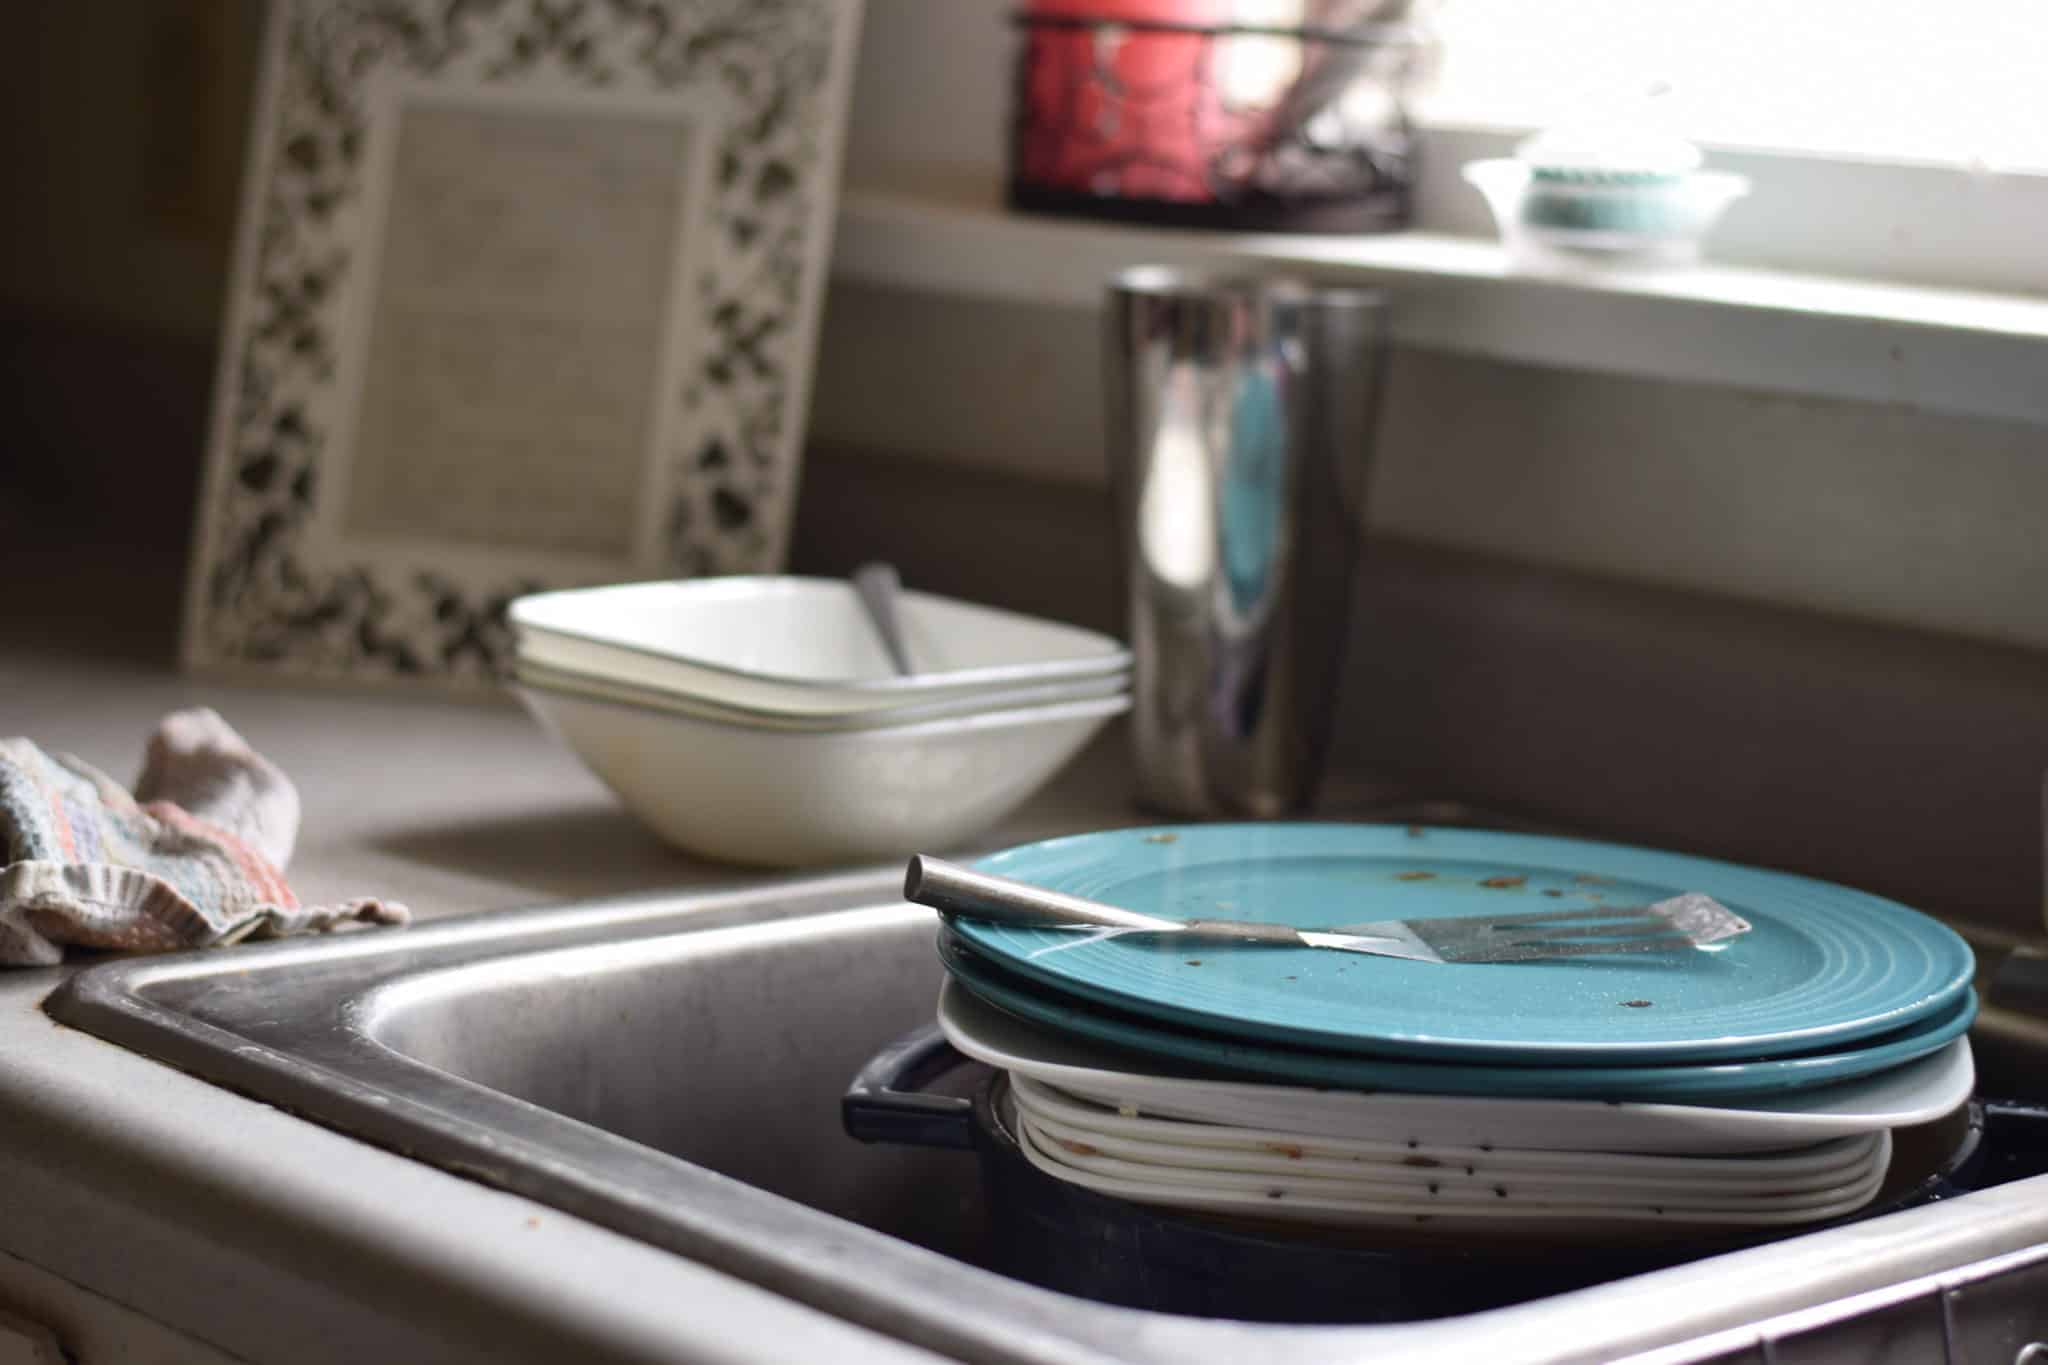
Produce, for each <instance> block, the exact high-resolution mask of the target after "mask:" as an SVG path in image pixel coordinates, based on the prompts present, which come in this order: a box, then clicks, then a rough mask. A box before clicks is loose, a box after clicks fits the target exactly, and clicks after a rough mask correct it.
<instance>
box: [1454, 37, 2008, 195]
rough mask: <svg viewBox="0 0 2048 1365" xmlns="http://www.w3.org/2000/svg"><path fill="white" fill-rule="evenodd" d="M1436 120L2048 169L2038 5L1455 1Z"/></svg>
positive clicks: (1997, 168) (2004, 168)
mask: <svg viewBox="0 0 2048 1365" xmlns="http://www.w3.org/2000/svg"><path fill="white" fill-rule="evenodd" d="M1433 15H1434V25H1435V28H1436V30H1437V32H1438V33H1439V34H1440V35H1441V36H1442V38H1443V55H1442V60H1441V65H1440V69H1439V73H1438V77H1437V79H1436V81H1435V83H1434V86H1433V88H1432V89H1431V90H1430V91H1429V92H1428V93H1427V94H1426V95H1425V96H1424V97H1423V100H1422V101H1421V112H1422V115H1423V117H1424V119H1425V121H1429V122H1437V123H1447V124H1460V125H1478V126H1494V127H1507V128H1521V127H1541V126H1545V125H1549V124H1553V123H1560V122H1577V121H1580V120H1583V119H1585V118H1587V117H1589V116H1592V115H1596V114H1598V113H1600V112H1602V111H1607V110H1621V111H1623V113H1624V116H1625V117H1628V118H1630V119H1631V120H1641V119H1653V120H1655V121H1656V122H1657V123H1658V124H1661V125H1662V127H1663V128H1664V129H1665V130H1668V131H1671V132H1675V133H1678V134H1680V135H1682V136H1685V137H1688V138H1692V139H1694V140H1696V141H1700V142H1707V143H1719V144H1723V145H1730V146H1740V147H1751V148H1762V149H1770V150H1784V151H1797V152H1809V153H1818V154H1821V155H1825V156H1838V157H1851V158H1876V159H1882V160H1888V161H1909V162H1921V163H1933V164H1939V165H1951V166H1966V167H1971V168H1978V169H1983V170H1989V171H2027V172H2043V171H2048V77H2044V74H2043V73H2044V64H2043V55H2044V54H2048V5H2044V4H2042V3H2041V0H1944V2H1943V3H1935V0H1441V3H1440V4H1439V5H1437V6H1436V7H1435V8H1434V10H1433Z"/></svg>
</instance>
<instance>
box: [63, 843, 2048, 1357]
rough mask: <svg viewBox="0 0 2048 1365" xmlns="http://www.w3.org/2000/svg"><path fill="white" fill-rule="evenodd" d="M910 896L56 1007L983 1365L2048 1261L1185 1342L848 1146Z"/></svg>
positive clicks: (296, 947) (1854, 1289) (1828, 1287)
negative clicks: (846, 1112)
mask: <svg viewBox="0 0 2048 1365" xmlns="http://www.w3.org/2000/svg"><path fill="white" fill-rule="evenodd" d="M895 885H896V879H895V876H894V874H885V873H879V872H877V873H873V874H851V875H843V876H836V877H814V878H807V879H802V880H789V881H779V882H773V883H768V884H765V885H757V886H752V887H748V888H743V889H735V890H730V891H723V892H714V893H700V894H691V895H686V896H666V897H645V898H637V899H630V900H617V901H607V902H602V903H596V904H590V905H583V906H575V907H568V908H563V909H546V910H534V911H524V912H516V913H500V914H493V915H485V916H474V917H470V918H468V919H463V920H450V921H443V922H440V923H437V924H431V925H427V926H423V927H420V928H416V929H411V930H406V931H403V932H381V931H380V932H373V933H361V934H350V935H343V936H339V937H336V938H332V939H325V940H319V941H294V942H289V943H278V944H266V945H258V946H253V947H248V948H243V949H236V950H233V951H230V952H224V953H212V954H193V955H187V956H183V957H177V958H162V959H147V960H136V961H127V962H116V963H110V964H107V965H105V966H102V967H98V968H94V969H92V970H89V971H86V972H82V973H80V974H78V975H76V976H74V977H73V978H71V980H70V981H69V982H68V983H67V984H66V985H65V986H64V987H63V988H62V989H61V990H59V991H58V993H57V994H56V995H54V996H53V997H52V999H51V1001H50V1004H49V1009H50V1012H51V1013H52V1014H53V1015H54V1016H55V1017H56V1018H57V1019H59V1020H60V1021H61V1022H64V1023H67V1024H70V1025H73V1026H75V1027H78V1028H82V1029H86V1030H88V1031H90V1032H93V1033H96V1034H98V1035H100V1036H102V1037H105V1038H108V1039H110V1040H112V1041H114V1042H117V1043H120V1044H123V1045H125V1046H128V1047H130V1048H133V1049H135V1050H137V1051H140V1052H143V1053H146V1054H148V1055H150V1056H153V1057H156V1058H158V1059H159V1060H162V1061H164V1062H167V1063H169V1064H171V1065H174V1066H177V1067H180V1068H182V1069H184V1070H186V1071H189V1072H192V1073H195V1074H197V1075H199V1076H202V1077H204V1078H206V1079H208V1080H211V1081H213V1082H215V1083H217V1084H220V1085H223V1086H227V1087H229V1088H232V1089H234V1090H238V1091H241V1092H243V1093H246V1094H249V1095H252V1096H255V1097H256V1098H258V1099H261V1100H264V1101H266V1102H268V1103H271V1104H274V1105H277V1106H280V1107H282V1108H285V1109H289V1110H291V1111H293V1112H296V1113H299V1114H301V1115H304V1116H305V1117H307V1118H309V1119H312V1120H314V1121H316V1122H319V1123H324V1124H327V1125H329V1126H331V1127H334V1128H337V1129H340V1130H343V1131H345V1132H348V1133H351V1134H354V1135H356V1136H358V1137H361V1138H363V1139H365V1140H367V1141H370V1142H373V1143H378V1144H381V1145H384V1146H387V1147H390V1148H393V1149H395V1150H398V1151H401V1152H404V1153H406V1154H408V1155H410V1156H413V1157H415V1158H417V1159H419V1160H422V1161H426V1162H430V1163H433V1164H435V1165H438V1166H440V1167H443V1168H445V1169H447V1170H450V1171H453V1172H456V1173H458V1174H461V1175H464V1176H467V1177H470V1178H473V1179H476V1180H479V1181H483V1182H486V1183H488V1184H491V1185H494V1186H498V1187H501V1188H504V1189H508V1190H512V1191H515V1192H517V1193H520V1194H523V1195H526V1196H528V1197H530V1198H533V1199H536V1200H539V1201H541V1202H544V1203H546V1204H549V1205H551V1206H553V1207H556V1208H558V1209H561V1210H563V1211H565V1212H567V1213H570V1214H574V1215H576V1216H579V1217H582V1218H584V1219H587V1220H589V1221H591V1222H593V1223H597V1224H600V1225H603V1226H605V1227H609V1228H611V1229H614V1230H616V1231H618V1232H621V1233H623V1234H626V1235H628V1236H631V1237H634V1238H638V1239H640V1240H642V1241H645V1242H648V1243H651V1244H654V1245H657V1246H660V1247H663V1248H666V1249H668V1250H671V1251H673V1252H675V1253H677V1254H679V1255H683V1256H687V1257H690V1258H693V1259H696V1260H699V1261H702V1262H704V1263H706V1264H709V1265H713V1266H715V1267H717V1268H718V1269H721V1270H723V1271H725V1272H727V1273H729V1274H732V1275H735V1276H738V1277H741V1278H744V1279H747V1280H751V1281H753V1282H755V1283H757V1284H760V1285H763V1286H766V1287H768V1288H770V1289H772V1290H774V1291H776V1292H779V1293H782V1294H784V1295H787V1296H789V1297H791V1298H794V1299H798V1300H801V1301H803V1302H805V1303H807V1304H810V1305H812V1306H814V1307H817V1308H820V1309H823V1310H825V1311H827V1312H831V1313H835V1314H838V1315H840V1316H842V1317H845V1318H847V1319H849V1320H852V1321H855V1322H859V1323H862V1324H865V1325H867V1326H869V1327H872V1328H875V1329H877V1330H879V1331H881V1332H883V1333H886V1334H889V1335H892V1336H894V1337H896V1338H898V1339H900V1340H902V1341H904V1342H906V1343H911V1344H915V1345H918V1346H922V1347H924V1348H926V1349H932V1350H937V1351H940V1352H942V1353H945V1354H949V1355H953V1356H956V1357H963V1358H968V1359H975V1360H996V1361H1014V1362H1046V1363H1048V1365H1051V1363H1053V1362H1057V1363H1058V1365H1070V1363H1072V1362H1081V1361H1095V1360H1110V1359H1114V1360H1139V1361H1159V1362H1168V1361H1171V1362H1200V1361H1219V1362H1221V1361H1238V1360H1244V1359H1261V1360H1274V1361H1302V1362H1307V1361H1333V1360H1340V1359H1346V1360H1348V1359H1358V1358H1361V1357H1366V1356H1369V1357H1371V1358H1373V1359H1375V1360H1400V1359H1416V1360H1423V1359H1429V1360H1443V1359H1476V1358H1486V1359H1492V1360H1501V1361H1521V1360H1529V1361H1535V1360H1558V1359H1615V1358H1618V1357H1620V1356H1622V1355H1624V1354H1626V1353H1628V1352H1631V1351H1641V1350H1646V1349H1649V1348H1651V1347H1660V1346H1662V1347H1668V1348H1670V1349H1671V1350H1674V1351H1677V1352H1678V1353H1677V1354H1669V1355H1663V1356H1660V1358H1662V1359H1669V1360H1674V1361H1675V1360H1679V1359H1690V1358H1694V1357H1692V1356H1689V1355H1686V1354H1685V1351H1686V1350H1687V1349H1688V1348H1686V1347H1684V1346H1681V1345H1674V1344H1675V1343H1686V1342H1696V1343H1697V1344H1698V1345H1699V1349H1700V1350H1701V1351H1702V1352H1706V1351H1712V1350H1718V1349H1721V1347H1720V1346H1717V1345H1715V1344H1714V1342H1713V1340H1711V1339H1710V1338H1711V1334H1713V1333H1715V1332H1722V1333H1723V1334H1724V1336H1725V1334H1726V1332H1727V1331H1728V1330H1729V1329H1739V1331H1741V1332H1750V1333H1754V1332H1755V1331H1762V1330H1767V1329H1768V1327H1769V1323H1770V1322H1771V1321H1775V1320H1778V1318H1779V1317H1780V1315H1783V1314H1787V1313H1792V1312H1794V1311H1796V1310H1804V1311H1805V1313H1806V1316H1807V1317H1808V1318H1812V1317H1813V1315H1814V1314H1815V1313H1817V1312H1818V1313H1821V1314H1822V1315H1823V1316H1824V1315H1825V1313H1826V1312H1827V1311H1829V1310H1828V1309H1826V1308H1824V1307H1817V1306H1825V1305H1832V1304H1837V1303H1844V1302H1849V1301H1850V1299H1849V1296H1854V1295H1863V1296H1865V1297H1864V1299H1862V1300H1857V1301H1856V1302H1858V1303H1866V1302H1871V1301H1874V1300H1872V1299H1871V1298H1870V1296H1872V1295H1876V1296H1878V1297H1883V1296H1885V1295H1898V1294H1907V1293H1934V1292H1939V1291H1940V1290H1941V1289H1942V1288H1943V1287H1944V1286H1948V1285H1951V1284H1953V1283H1960V1282H1962V1281H1963V1280H1965V1279H1968V1278H1969V1277H1971V1276H1973V1275H1976V1274H1978V1273H1979V1271H1978V1270H1977V1269H1974V1268H1973V1267H1981V1266H1983V1265H1985V1264H1990V1263H1991V1261H1990V1260H1989V1259H1988V1258H1996V1257H2000V1256H2004V1257H2007V1258H2008V1259H2010V1258H2011V1257H2013V1256H2015V1255H2018V1256H2022V1257H2031V1256H2034V1255H2035V1254H2036V1253H2035V1252H2033V1251H2030V1250H2028V1249H2029V1248H2035V1247H2039V1246H2041V1245H2042V1244H2044V1243H2048V1177H2038V1178H2035V1179H2031V1180H2022V1181H2018V1182H2015V1183H2013V1184H2011V1185H2007V1186H2003V1187H2000V1188H1997V1189H1992V1190H1988V1191H1984V1192H1981V1193H1978V1194H1972V1195H1969V1196H1965V1197H1963V1198H1959V1199H1954V1200H1950V1201H1947V1202H1945V1203H1942V1204H1938V1205H1934V1206H1931V1207H1927V1208H1923V1209H1917V1210H1913V1211H1910V1212H1907V1213H1902V1214H1895V1215H1892V1216H1890V1217H1887V1218H1883V1219H1877V1220H1872V1221H1870V1222H1866V1223H1864V1224H1861V1225H1858V1226H1855V1227H1850V1228H1842V1229H1836V1230H1832V1231H1828V1232H1821V1233H1816V1234H1811V1235H1808V1236H1806V1237H1800V1238H1795V1239H1790V1240H1788V1241H1785V1242H1781V1243H1777V1244H1774V1245H1771V1246H1767V1247H1762V1248H1757V1249H1753V1250H1750V1251H1745V1252H1741V1253H1738V1254H1733V1255H1728V1256H1723V1257H1718V1258H1714V1259H1712V1260H1708V1261H1701V1262H1698V1263H1695V1264H1693V1265H1689V1266H1682V1267H1679V1268H1677V1269H1673V1270H1666V1271H1661V1272H1658V1273H1656V1274H1652V1275H1646V1276H1639V1277H1636V1278H1634V1279H1631V1280H1627V1281H1622V1282H1617V1283H1613V1284H1608V1285H1602V1286H1598V1287H1595V1288H1593V1289H1588V1290H1582V1291H1579V1292H1577V1293H1573V1294H1568V1295H1561V1296H1558V1297H1555V1298H1551V1299H1542V1300H1536V1301H1532V1302H1529V1303H1525V1304H1521V1305H1518V1306H1515V1307H1511V1308H1505V1309H1498V1310H1494V1311H1491V1312H1487V1313H1479V1314H1473V1315H1470V1316H1467V1317H1462V1318H1446V1319H1439V1320H1436V1321H1431V1322H1418V1323H1406V1324H1400V1325H1395V1326H1356V1327H1309V1326H1293V1325H1259V1324H1249V1323H1240V1322H1229V1321H1220V1320H1209V1319H1197V1318H1190V1317H1178V1316H1172V1315H1166V1314H1156V1313H1144V1312H1138V1311H1135V1310H1130V1309H1123V1308H1116V1307H1111V1306H1107V1305H1104V1304H1098V1303H1093V1302H1089V1301H1085V1300H1082V1299H1078V1298H1073V1297H1070V1296H1066V1295H1063V1294H1058V1293H1054V1292H1052V1291H1050V1290H1045V1289H1040V1288H1036V1287H1034V1286H1031V1285H1027V1284H1024V1283H1021V1282H1019V1281H1016V1280H1011V1279H1008V1278H1005V1277H1003V1276H1001V1275H999V1274H997V1273H995V1272H994V1271H992V1270H990V1269H988V1268H987V1266H988V1263H989V1260H990V1258H989V1256H988V1254H987V1253H988V1248H987V1246H986V1245H985V1232H984V1228H983V1220H982V1217H981V1206H980V1195H979V1191H978V1186H977V1171H976V1168H975V1164H974V1158H973V1157H972V1156H971V1155H970V1154H968V1153H965V1152H943V1151H930V1150H915V1149H899V1148H884V1147H868V1146H863V1145H862V1144H859V1143H856V1142H853V1141H852V1140H850V1139H848V1138H847V1137H845V1136H844V1135H843V1133H842V1132H841V1131H840V1127H839V1117H838V1102H839V1097H840V1095H841V1092H842V1091H843V1089H844V1087H845V1085H846V1083H847V1081H848V1079H849V1078H850V1077H851V1076H852V1075H853V1073H854V1071H855V1070H856V1069H858V1067H859V1066H860V1065H861V1064H862V1063H863V1062H864V1061H866V1060H867V1059H868V1058H869V1057H870V1056H871V1055H872V1054H873V1053H874V1052H875V1051H876V1050H877V1049H878V1048H879V1047H880V1046H881V1045H883V1044H884V1043H886V1042H888V1041H890V1040H892V1039H894V1038H896V1037H898V1036H900V1035H902V1034H904V1033H906V1032H908V1031H909V1030H910V1029H912V1028H914V1027H915V1026H917V1025H918V1024H920V1023H924V1022H928V1021H929V1019H930V1017H931V1012H932V1005H933V1001H934V998H935V996H936V993H937V990H938V986H939V981H940V967H939V964H938V960H937V958H936V956H935V954H934V951H933V947H932V938H933V921H932V917H931V914H930V912H929V911H925V910H921V909H917V908H914V907H910V906H907V905H903V904H901V903H900V902H899V901H897V900H896V899H895V898H894V896H893V890H894V887H895ZM1930 1285H1931V1286H1933V1288H1932V1289H1928V1288H1927V1286H1930ZM1844 1311H1845V1312H1846V1311H1848V1310H1846V1309H1845V1310H1844ZM1760 1324H1761V1326H1760ZM1752 1339H1753V1337H1752ZM1699 1358H1706V1357H1705V1356H1701V1357H1699ZM1802 1358H1805V1357H1802ZM1814 1358H1821V1357H1814ZM1842 1358H1844V1359H1848V1358H1853V1357H1851V1356H1846V1355H1845V1356H1843V1357H1842Z"/></svg>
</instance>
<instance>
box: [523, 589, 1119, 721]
mask: <svg viewBox="0 0 2048 1365" xmlns="http://www.w3.org/2000/svg"><path fill="white" fill-rule="evenodd" d="M510 616H511V621H512V624H513V627H514V630H515V633H516V635H517V637H518V651H519V657H520V660H521V662H522V663H525V664H532V665H539V666H542V667H545V668H550V669H558V670H561V671H563V672H567V673H576V674H581V675H583V676H585V677H589V678H597V679H605V680H609V681H612V682H617V683H621V684H625V685H628V686H632V687H638V688H645V689H650V690H654V691H664V692H672V693H677V694H683V695H687V696H691V697H695V698H699V699H702V700H706V701H711V702H717V703H720V704H723V705H726V706H732V707H740V708H748V709H752V710H756V711H779V712H785V713H788V714H792V715H813V716H816V715H830V714H848V713H853V712H859V711H867V710H879V709H886V708H890V707H896V706H903V705H910V704H915V703H920V702H930V701H935V700H938V699H940V698H945V697H966V696H968V695H970V694H972V693H975V692H980V691H1001V690H1014V689H1018V688H1024V687H1032V686H1044V685H1048V684H1053V683H1059V682H1066V681H1072V680H1076V679H1082V678H1093V677H1097V676H1100V675H1106V674H1113V673H1118V672H1120V671H1123V670H1126V669H1128V668H1129V666H1130V651H1129V650H1127V649H1125V648H1124V647H1123V645H1121V644H1119V643H1118V642H1117V641H1115V640H1113V639H1111V638H1109V637H1108V636H1106V635H1102V634H1099V633H1097V632H1095V631H1091V630H1083V629H1081V628H1079V627H1077V626H1069V625H1063V624H1060V623H1058V622H1052V621H1041V620H1037V619H1035V618H1033V617H1029V616H1020V615H1018V614H1016V613H1014V612H1007V611H1001V610H998V609H996V608H993V607H983V606H976V605H974V604H972V603H967V602H959V601H955V600H953V599H950V598H945V597H938V596H935V595H933V594H930V593H921V592H911V591H906V592H905V593H904V594H903V595H902V599H901V602H900V604H899V616H900V618H901V622H902V627H903V634H904V637H905V645H906V647H907V649H908V651H909V654H910V657H911V661H912V663H913V665H915V667H916V668H917V669H918V671H917V672H916V673H915V674H913V675H911V676H909V677H899V676H897V675H896V674H895V673H894V672H893V671H892V670H891V668H890V666H889V661H888V659H887V657H886V656H885V655H884V654H883V652H882V647H881V642H880V641H879V640H878V639H877V638H876V637H875V632H874V627H873V626H872V624H870V622H869V621H868V618H867V615H866V612H865V611H864V610H863V609H862V607H861V604H860V600H859V598H858V596H857V595H856V594H855V592H854V590H853V586H852V585H851V584H849V583H847V582H844V581H842V580H840V579H830V578H797V577H788V576H760V577H731V578H699V579H688V580H681V581H673V582H655V583H624V584H618V585H614V586H611V587H603V588H581V589H574V590H570V591H566V592H551V593H540V594H537V595H535V596H531V597H523V598H520V599H519V600H518V601H516V602H514V603H513V604H512V607H511V612H510Z"/></svg>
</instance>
